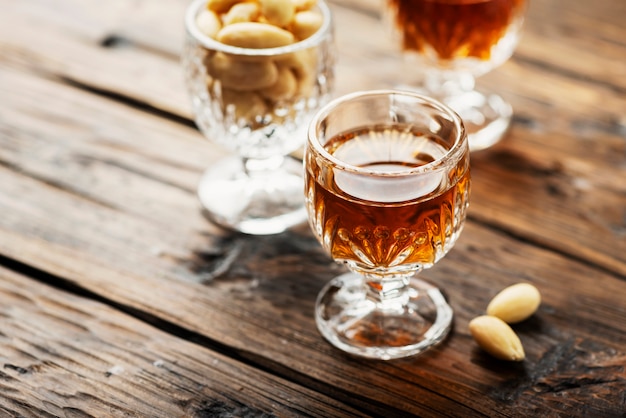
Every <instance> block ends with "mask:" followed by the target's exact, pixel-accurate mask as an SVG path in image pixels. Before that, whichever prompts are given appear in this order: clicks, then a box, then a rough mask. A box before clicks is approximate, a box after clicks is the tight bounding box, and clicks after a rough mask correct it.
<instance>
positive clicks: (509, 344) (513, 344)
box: [469, 315, 525, 361]
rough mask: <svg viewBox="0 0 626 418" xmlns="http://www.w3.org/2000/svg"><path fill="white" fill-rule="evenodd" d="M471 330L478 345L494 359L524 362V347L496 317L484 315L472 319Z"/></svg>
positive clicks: (504, 323)
mask: <svg viewBox="0 0 626 418" xmlns="http://www.w3.org/2000/svg"><path fill="white" fill-rule="evenodd" d="M469 330H470V333H471V334H472V337H474V340H476V342H477V343H478V345H479V346H480V347H481V348H482V349H483V350H485V351H486V352H487V353H489V354H491V355H492V356H493V357H495V358H498V359H500V360H507V361H522V360H524V358H525V354H524V347H523V346H522V342H521V341H520V339H519V337H518V336H517V334H516V333H515V331H513V330H512V329H511V327H510V326H509V325H508V324H507V323H506V322H504V321H503V320H501V319H500V318H497V317H495V316H490V315H482V316H479V317H476V318H474V319H472V320H471V321H470V323H469Z"/></svg>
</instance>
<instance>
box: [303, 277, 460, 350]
mask: <svg viewBox="0 0 626 418" xmlns="http://www.w3.org/2000/svg"><path fill="white" fill-rule="evenodd" d="M401 302H402V303H401V304H400V305H395V304H394V305H383V304H380V303H377V302H375V301H374V300H372V299H370V298H368V296H367V291H366V288H365V285H364V281H363V277H361V276H360V275H358V274H355V273H347V274H344V275H342V276H339V277H336V278H335V279H333V280H332V281H331V282H330V283H328V284H327V285H326V286H325V287H324V289H322V291H321V292H320V294H319V296H318V299H317V304H316V307H315V320H316V323H317V328H318V330H319V331H320V333H321V334H322V335H323V336H324V338H326V340H328V341H329V342H330V343H331V344H332V345H334V346H335V347H337V348H339V349H340V350H343V351H345V352H347V353H349V354H353V355H356V356H361V357H366V358H371V359H379V360H390V359H396V358H401V357H407V356H412V355H416V354H419V353H421V352H423V351H425V350H427V349H428V348H430V347H432V346H433V345H435V344H437V343H439V342H440V341H441V340H443V338H444V337H445V336H446V335H447V334H448V331H449V330H450V326H451V322H452V308H451V307H450V305H448V303H447V302H446V300H445V298H444V297H443V295H442V294H441V292H440V291H439V290H438V289H437V288H436V287H434V286H433V285H431V284H429V283H427V282H425V281H423V280H420V279H417V278H415V277H413V278H411V279H410V281H409V286H408V290H407V292H405V293H404V298H403V300H402V301H401Z"/></svg>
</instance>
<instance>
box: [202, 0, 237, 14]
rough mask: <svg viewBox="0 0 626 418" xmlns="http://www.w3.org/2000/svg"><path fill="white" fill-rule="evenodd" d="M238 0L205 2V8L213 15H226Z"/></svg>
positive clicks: (209, 0)
mask: <svg viewBox="0 0 626 418" xmlns="http://www.w3.org/2000/svg"><path fill="white" fill-rule="evenodd" d="M239 1H240V0H207V4H206V7H207V9H209V10H212V11H214V12H215V13H226V12H227V11H228V9H230V8H231V7H232V6H233V5H234V4H237V3H239Z"/></svg>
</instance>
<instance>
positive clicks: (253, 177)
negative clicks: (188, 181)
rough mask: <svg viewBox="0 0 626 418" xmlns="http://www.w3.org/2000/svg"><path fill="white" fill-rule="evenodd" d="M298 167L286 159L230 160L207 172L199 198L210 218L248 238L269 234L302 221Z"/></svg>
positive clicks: (302, 198)
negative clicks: (248, 235) (246, 235)
mask: <svg viewBox="0 0 626 418" xmlns="http://www.w3.org/2000/svg"><path fill="white" fill-rule="evenodd" d="M303 188H304V186H303V179H302V163H300V162H297V161H295V160H293V159H290V158H283V157H277V158H272V159H268V160H242V159H241V158H236V157H235V158H228V159H225V160H222V161H219V162H217V163H216V164H215V165H214V166H213V167H211V168H210V169H208V170H207V171H206V172H205V173H204V175H203V176H202V179H201V180H200V184H199V186H198V197H199V199H200V202H201V204H202V206H203V208H204V209H205V214H206V215H207V217H208V218H209V219H211V220H212V221H213V222H215V223H216V224H218V225H221V226H223V227H226V228H228V229H233V230H236V231H240V232H243V233H246V234H251V235H270V234H277V233H280V232H283V231H285V230H286V229H288V228H290V227H292V226H295V225H298V224H300V223H303V222H305V221H306V219H307V215H306V210H305V208H304V194H303Z"/></svg>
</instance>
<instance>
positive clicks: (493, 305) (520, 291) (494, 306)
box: [487, 283, 541, 324]
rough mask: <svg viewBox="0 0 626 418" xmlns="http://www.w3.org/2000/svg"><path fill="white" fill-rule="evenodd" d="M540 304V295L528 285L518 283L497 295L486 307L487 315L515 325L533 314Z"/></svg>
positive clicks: (533, 287)
mask: <svg viewBox="0 0 626 418" xmlns="http://www.w3.org/2000/svg"><path fill="white" fill-rule="evenodd" d="M540 304H541V294H540V293H539V290H537V288H536V287H535V286H533V285H531V284H529V283H518V284H515V285H512V286H509V287H507V288H506V289H504V290H502V291H501V292H500V293H498V294H497V295H496V296H495V297H494V298H493V299H492V300H491V302H489V305H488V306H487V314H488V315H493V316H497V317H498V318H500V319H502V320H503V321H504V322H506V323H509V324H515V323H517V322H521V321H523V320H525V319H526V318H528V317H530V316H531V315H532V314H534V313H535V311H536V310H537V308H538V307H539V305H540Z"/></svg>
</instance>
